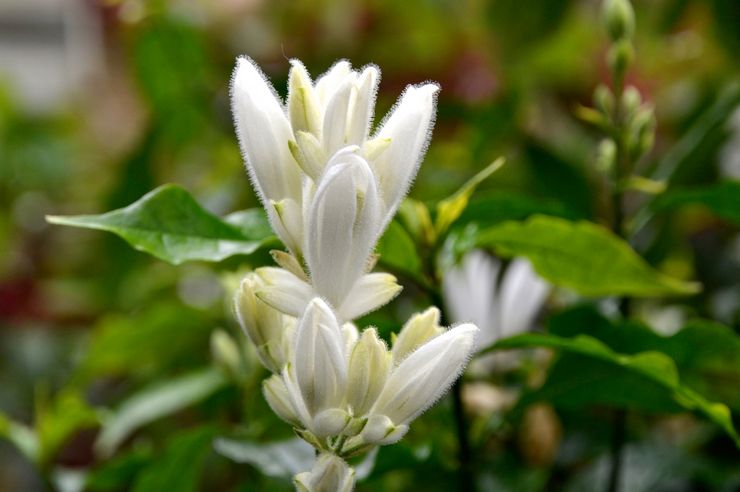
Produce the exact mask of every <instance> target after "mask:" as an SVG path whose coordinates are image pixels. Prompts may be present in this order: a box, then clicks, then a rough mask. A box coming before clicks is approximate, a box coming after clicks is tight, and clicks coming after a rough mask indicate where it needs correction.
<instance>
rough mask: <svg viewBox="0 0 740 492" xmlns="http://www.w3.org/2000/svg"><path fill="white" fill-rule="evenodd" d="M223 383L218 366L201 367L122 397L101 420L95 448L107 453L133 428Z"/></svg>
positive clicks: (203, 397)
mask: <svg viewBox="0 0 740 492" xmlns="http://www.w3.org/2000/svg"><path fill="white" fill-rule="evenodd" d="M225 384H226V379H225V378H224V376H223V375H222V374H221V372H220V371H218V370H217V369H212V368H208V369H203V370H200V371H197V372H193V373H189V374H186V375H184V376H181V377H179V378H177V379H172V380H170V381H166V382H164V383H161V384H158V385H156V386H154V387H150V388H147V389H144V390H143V391H141V392H139V393H136V394H135V395H133V396H131V397H130V398H129V399H127V400H126V401H124V402H123V403H122V404H121V406H120V407H119V408H118V409H117V410H116V411H115V412H114V413H113V414H112V415H111V416H110V417H109V418H108V419H106V420H105V421H104V423H103V429H102V430H101V432H100V435H99V436H98V439H97V441H96V442H95V450H96V452H97V453H99V454H100V455H102V456H110V455H111V454H112V453H113V452H114V451H115V450H116V448H117V447H118V446H119V445H120V444H121V443H122V442H123V441H124V440H125V439H126V438H127V437H128V436H129V435H130V434H131V433H132V432H133V431H135V430H136V429H138V428H139V427H141V426H143V425H146V424H148V423H150V422H153V421H155V420H157V419H159V418H162V417H164V416H166V415H170V414H172V413H175V412H178V411H180V410H182V409H184V408H186V407H189V406H191V405H194V404H195V403H198V402H199V401H202V400H204V399H205V398H207V397H209V396H210V395H212V394H213V393H215V392H216V391H218V390H219V389H221V388H222V387H223V386H224V385H225Z"/></svg>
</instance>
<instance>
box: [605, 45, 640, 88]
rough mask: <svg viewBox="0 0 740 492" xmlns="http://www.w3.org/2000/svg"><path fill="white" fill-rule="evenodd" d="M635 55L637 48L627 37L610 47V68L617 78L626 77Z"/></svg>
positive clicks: (608, 58) (608, 57)
mask: <svg viewBox="0 0 740 492" xmlns="http://www.w3.org/2000/svg"><path fill="white" fill-rule="evenodd" d="M634 56H635V50H634V48H633V47H632V43H631V42H630V41H628V40H626V39H622V40H621V41H617V42H616V43H615V44H614V45H613V46H612V47H611V48H609V53H607V62H608V64H609V69H610V70H611V71H612V73H614V74H615V75H616V77H617V78H619V79H622V78H624V74H625V73H626V72H627V67H629V65H630V63H632V59H633V58H634Z"/></svg>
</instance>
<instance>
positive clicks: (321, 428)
mask: <svg viewBox="0 0 740 492" xmlns="http://www.w3.org/2000/svg"><path fill="white" fill-rule="evenodd" d="M350 420H351V417H350V415H349V414H348V413H347V412H345V411H344V410H342V409H341V408H329V409H327V410H324V411H322V412H319V414H318V415H316V417H314V419H313V423H312V424H311V431H312V432H313V433H314V435H315V436H316V437H318V438H323V437H329V436H336V435H338V434H340V433H341V432H342V431H343V430H344V428H345V427H347V424H349V423H350Z"/></svg>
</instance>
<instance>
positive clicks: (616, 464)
mask: <svg viewBox="0 0 740 492" xmlns="http://www.w3.org/2000/svg"><path fill="white" fill-rule="evenodd" d="M613 83H614V121H613V124H614V128H615V130H616V131H615V136H614V140H615V144H616V147H617V152H616V156H615V162H614V173H613V183H612V204H613V210H612V215H613V217H612V220H613V221H612V230H613V231H614V234H616V235H617V236H619V237H621V238H624V239H626V238H627V235H626V231H625V228H624V218H625V210H624V201H623V200H624V196H623V192H622V185H623V184H622V180H623V178H624V174H625V173H629V172H630V171H629V169H630V165H629V162H628V160H629V154H628V152H627V149H626V147H625V121H624V114H623V111H622V95H623V93H624V74H614V78H613ZM630 304H631V300H630V298H629V297H621V298H620V299H619V312H620V314H621V315H622V318H627V317H629V312H630ZM626 438H627V410H625V409H621V408H620V409H617V410H615V412H614V416H613V421H612V438H611V439H612V441H611V468H610V470H609V480H608V482H607V489H606V490H607V492H618V491H619V486H620V479H621V474H622V462H623V459H624V457H623V455H624V444H625V441H626Z"/></svg>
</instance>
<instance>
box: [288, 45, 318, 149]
mask: <svg viewBox="0 0 740 492" xmlns="http://www.w3.org/2000/svg"><path fill="white" fill-rule="evenodd" d="M290 64H291V69H290V75H289V78H288V104H287V105H288V115H289V117H290V124H291V127H292V129H293V132H309V133H312V134H314V135H319V133H320V129H321V108H320V106H319V101H318V98H317V96H316V94H315V93H314V88H313V85H311V77H310V76H309V75H308V72H307V71H306V67H305V66H303V63H301V62H300V61H299V60H295V59H293V60H291V61H290Z"/></svg>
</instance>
